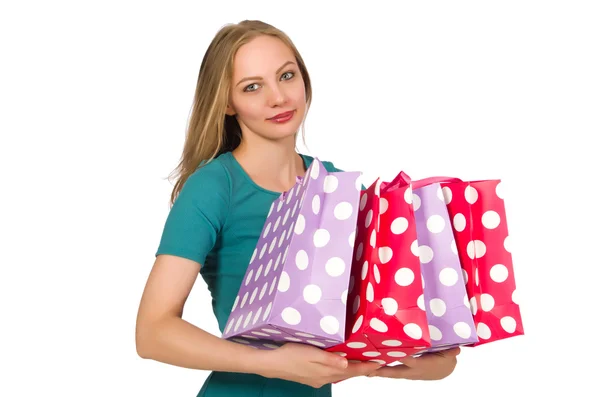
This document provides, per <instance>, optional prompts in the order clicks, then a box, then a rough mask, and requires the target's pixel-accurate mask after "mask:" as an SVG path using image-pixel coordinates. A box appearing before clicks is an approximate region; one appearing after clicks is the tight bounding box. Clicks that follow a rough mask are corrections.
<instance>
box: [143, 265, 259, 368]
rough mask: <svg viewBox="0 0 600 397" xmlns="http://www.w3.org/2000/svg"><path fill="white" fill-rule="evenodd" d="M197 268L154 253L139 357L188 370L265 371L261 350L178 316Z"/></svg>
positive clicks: (146, 296)
mask: <svg viewBox="0 0 600 397" xmlns="http://www.w3.org/2000/svg"><path fill="white" fill-rule="evenodd" d="M199 270H200V265H199V264H198V263H197V262H194V261H192V260H189V259H185V258H181V257H176V256H171V255H159V256H158V257H157V259H156V262H155V263H154V266H153V268H152V271H151V272H150V276H149V278H148V281H147V284H146V287H145V289H144V293H143V295H142V299H141V302H140V307H139V311H138V316H137V324H136V333H135V340H136V348H137V352H138V354H139V356H140V357H142V358H146V359H153V360H156V361H160V362H164V363H167V364H171V365H176V366H180V367H186V368H192V369H200V370H215V371H227V372H243V373H261V372H263V367H264V361H265V360H264V355H265V354H264V353H265V352H263V351H260V350H257V349H253V348H251V347H248V346H243V345H240V344H238V343H235V342H229V341H226V340H224V339H221V338H219V337H217V336H214V335H212V334H210V333H208V332H206V331H204V330H202V329H200V328H198V327H196V326H194V325H192V324H190V323H189V322H187V321H185V320H183V319H182V318H181V316H182V313H183V307H184V304H185V301H186V300H187V297H188V295H189V293H190V291H191V289H192V287H193V285H194V282H195V281H196V278H197V275H198V272H199Z"/></svg>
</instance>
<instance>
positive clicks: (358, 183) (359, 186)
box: [354, 175, 362, 192]
mask: <svg viewBox="0 0 600 397" xmlns="http://www.w3.org/2000/svg"><path fill="white" fill-rule="evenodd" d="M354 186H355V187H356V190H358V191H359V192H360V191H361V190H362V175H359V176H358V178H356V182H354Z"/></svg>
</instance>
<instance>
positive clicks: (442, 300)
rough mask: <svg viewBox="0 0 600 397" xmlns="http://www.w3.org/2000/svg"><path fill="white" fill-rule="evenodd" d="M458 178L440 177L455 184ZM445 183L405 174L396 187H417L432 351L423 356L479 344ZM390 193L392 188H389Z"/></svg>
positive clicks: (423, 300)
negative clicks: (414, 178) (448, 205)
mask: <svg viewBox="0 0 600 397" xmlns="http://www.w3.org/2000/svg"><path fill="white" fill-rule="evenodd" d="M451 180H455V179H454V178H451V179H449V178H439V181H440V182H441V181H451ZM440 182H438V181H436V180H432V179H430V178H428V179H424V180H420V181H419V180H416V181H415V180H411V178H410V177H409V176H408V175H407V174H405V173H404V172H401V173H400V174H399V175H398V178H396V180H394V181H393V182H392V186H408V185H410V186H412V189H413V193H412V203H413V210H414V213H415V223H416V227H417V241H418V242H417V243H415V244H414V245H413V246H411V250H413V252H414V254H415V255H418V256H419V260H420V262H421V274H422V276H423V280H424V285H425V286H424V296H421V297H419V300H418V302H417V303H418V305H419V307H420V308H421V309H423V310H425V311H426V312H427V321H428V324H429V335H430V338H431V348H428V349H425V350H424V351H423V353H426V352H432V351H439V350H445V349H449V348H452V347H456V346H462V345H469V344H473V343H475V342H478V340H479V339H478V337H477V333H476V330H475V324H474V320H473V316H472V314H471V309H470V305H469V299H468V296H467V290H466V287H465V279H464V276H463V271H462V267H461V263H460V259H459V257H458V252H457V250H456V244H455V241H454V234H453V230H452V225H451V222H450V216H449V214H448V209H447V207H446V203H445V201H444V197H443V194H442V188H441V185H440ZM388 189H389V188H388Z"/></svg>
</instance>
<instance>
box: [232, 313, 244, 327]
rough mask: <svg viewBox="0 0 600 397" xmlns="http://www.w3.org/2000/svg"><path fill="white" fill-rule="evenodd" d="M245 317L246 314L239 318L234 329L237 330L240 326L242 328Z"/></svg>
mask: <svg viewBox="0 0 600 397" xmlns="http://www.w3.org/2000/svg"><path fill="white" fill-rule="evenodd" d="M243 319H244V316H243V315H242V316H240V318H238V320H237V323H235V327H234V328H233V330H234V331H237V330H238V328H240V325H241V324H242V320H243Z"/></svg>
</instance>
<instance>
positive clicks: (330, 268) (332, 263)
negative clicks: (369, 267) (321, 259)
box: [325, 257, 346, 277]
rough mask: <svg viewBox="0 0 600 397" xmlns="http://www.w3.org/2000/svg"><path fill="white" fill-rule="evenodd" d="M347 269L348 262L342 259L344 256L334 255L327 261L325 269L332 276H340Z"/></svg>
mask: <svg viewBox="0 0 600 397" xmlns="http://www.w3.org/2000/svg"><path fill="white" fill-rule="evenodd" d="M345 270H346V264H345V263H344V261H343V260H342V258H338V257H333V258H330V259H329V260H328V261H327V263H325V271H326V272H327V274H329V275H330V276H331V277H338V276H341V275H342V274H344V271H345Z"/></svg>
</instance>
